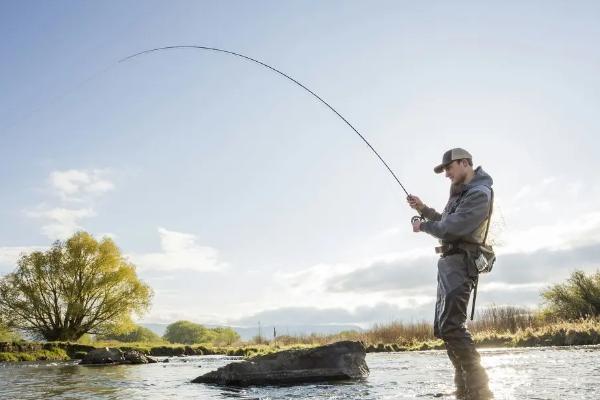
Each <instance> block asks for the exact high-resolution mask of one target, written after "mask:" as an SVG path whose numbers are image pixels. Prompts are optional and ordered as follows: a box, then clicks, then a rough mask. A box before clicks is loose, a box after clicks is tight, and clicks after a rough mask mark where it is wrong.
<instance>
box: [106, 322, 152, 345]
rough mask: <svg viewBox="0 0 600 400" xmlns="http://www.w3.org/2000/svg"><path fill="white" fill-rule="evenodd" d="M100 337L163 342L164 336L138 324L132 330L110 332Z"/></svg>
mask: <svg viewBox="0 0 600 400" xmlns="http://www.w3.org/2000/svg"><path fill="white" fill-rule="evenodd" d="M100 339H107V340H118V341H119V342H148V343H156V342H161V341H162V338H161V337H160V336H158V335H157V334H156V333H154V332H152V331H151V330H150V329H148V328H146V327H143V326H140V325H136V326H135V327H134V328H133V329H132V330H131V331H128V332H123V333H109V334H107V335H103V336H102V337H100Z"/></svg>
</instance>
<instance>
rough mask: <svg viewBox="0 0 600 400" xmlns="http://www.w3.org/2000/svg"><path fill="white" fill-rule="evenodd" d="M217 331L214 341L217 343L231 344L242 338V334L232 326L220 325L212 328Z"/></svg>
mask: <svg viewBox="0 0 600 400" xmlns="http://www.w3.org/2000/svg"><path fill="white" fill-rule="evenodd" d="M211 330H212V331H213V332H214V333H215V338H214V339H213V343H215V344H217V345H227V346H229V345H231V344H233V343H235V342H237V341H238V340H240V335H239V334H238V333H237V332H236V331H234V330H233V329H231V328H227V327H218V328H213V329H211Z"/></svg>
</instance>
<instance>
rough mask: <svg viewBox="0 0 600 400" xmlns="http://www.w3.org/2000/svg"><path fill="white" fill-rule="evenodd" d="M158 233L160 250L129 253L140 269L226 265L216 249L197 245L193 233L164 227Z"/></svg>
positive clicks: (197, 268)
mask: <svg viewBox="0 0 600 400" xmlns="http://www.w3.org/2000/svg"><path fill="white" fill-rule="evenodd" d="M158 233H159V235H160V243H161V249H162V252H160V253H146V254H130V255H129V258H130V259H131V260H132V262H133V263H134V264H136V265H137V266H138V267H139V269H140V270H160V271H173V270H193V271H219V270H222V269H224V268H226V267H227V264H226V263H224V262H222V261H221V260H219V253H218V251H217V250H216V249H214V248H212V247H208V246H201V245H199V244H198V243H197V240H198V238H197V237H196V236H195V235H192V234H189V233H182V232H175V231H169V230H167V229H164V228H158Z"/></svg>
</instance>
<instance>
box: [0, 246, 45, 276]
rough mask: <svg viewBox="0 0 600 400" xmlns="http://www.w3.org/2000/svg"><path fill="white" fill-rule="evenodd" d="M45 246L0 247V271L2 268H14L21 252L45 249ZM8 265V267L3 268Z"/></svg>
mask: <svg viewBox="0 0 600 400" xmlns="http://www.w3.org/2000/svg"><path fill="white" fill-rule="evenodd" d="M47 249H48V247H46V246H13V247H0V271H2V270H3V269H4V270H6V269H9V268H10V269H14V268H15V267H16V265H17V260H18V259H19V257H20V256H21V255H22V254H26V253H31V252H33V251H44V250H47ZM3 267H8V268H3Z"/></svg>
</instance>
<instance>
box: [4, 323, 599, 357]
mask: <svg viewBox="0 0 600 400" xmlns="http://www.w3.org/2000/svg"><path fill="white" fill-rule="evenodd" d="M484 325H485V324H484ZM484 325H482V326H484ZM513 328H514V329H513V331H511V328H507V329H504V330H500V329H496V330H492V329H478V330H475V329H474V335H473V338H474V340H475V343H476V344H477V346H478V347H536V346H577V345H593V344H600V320H598V319H587V320H580V321H574V322H566V321H557V322H553V323H546V324H545V325H538V323H537V322H536V323H533V322H532V323H530V324H529V326H524V327H518V326H513ZM430 329H431V328H430V327H429V325H428V324H425V323H422V324H410V325H406V324H401V323H391V324H387V325H377V326H375V327H373V329H371V330H369V331H365V332H356V331H349V332H342V333H340V334H337V335H307V336H283V337H280V338H279V339H278V340H272V341H269V342H266V341H264V339H262V340H261V341H263V343H261V344H257V343H248V342H238V343H236V344H234V345H232V346H225V347H219V346H211V345H193V346H188V345H183V344H169V343H165V342H154V343H146V342H140V343H123V342H116V341H102V342H94V343H93V346H91V345H83V344H80V343H67V342H55V343H21V344H15V345H14V346H13V347H12V348H11V347H6V346H5V347H4V349H5V350H6V349H7V348H8V349H11V350H12V351H4V352H0V362H6V361H34V360H68V359H77V358H82V357H83V356H84V355H85V354H86V353H87V352H88V351H89V350H91V349H93V348H99V347H116V348H120V349H121V350H124V351H125V350H138V351H140V352H143V353H145V354H148V355H151V356H167V357H177V356H190V355H211V354H220V355H229V356H243V357H252V356H256V355H260V354H268V353H272V352H276V351H281V350H287V349H300V348H309V347H314V346H319V345H323V344H328V343H333V342H336V341H340V340H357V341H361V342H363V343H365V345H366V347H367V351H368V352H391V351H418V350H433V349H443V348H444V345H443V343H442V341H441V340H438V339H435V338H434V337H433V333H432V332H430ZM1 348H2V347H1V346H0V349H1Z"/></svg>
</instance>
